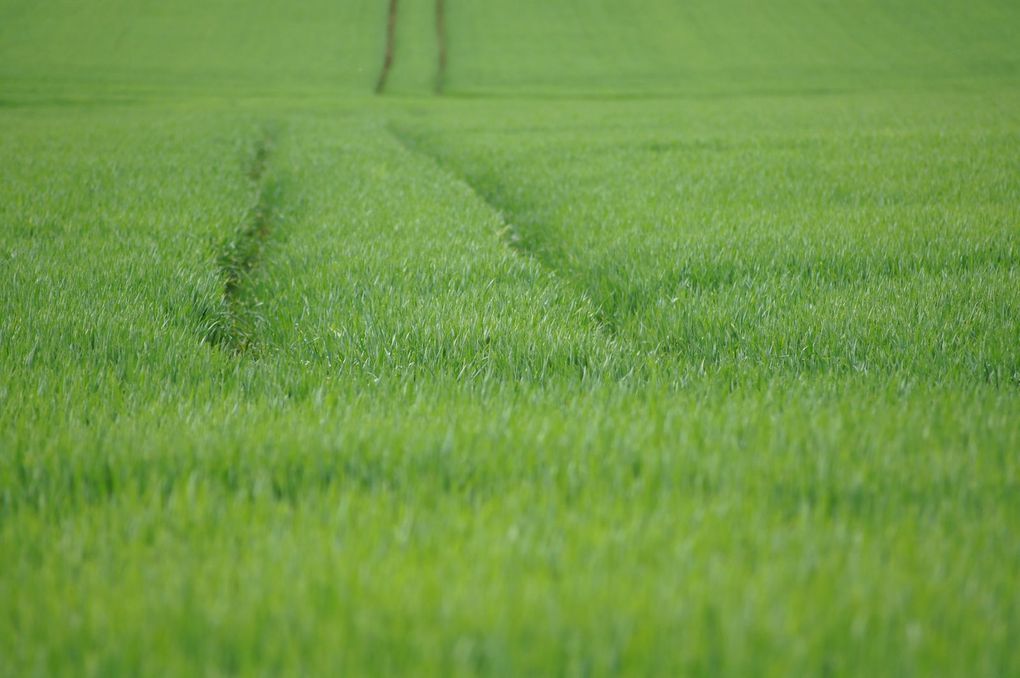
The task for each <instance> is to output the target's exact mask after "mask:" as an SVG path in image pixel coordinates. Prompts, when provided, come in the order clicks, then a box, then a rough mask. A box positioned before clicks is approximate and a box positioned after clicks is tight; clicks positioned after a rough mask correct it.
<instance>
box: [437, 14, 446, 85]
mask: <svg viewBox="0 0 1020 678" xmlns="http://www.w3.org/2000/svg"><path fill="white" fill-rule="evenodd" d="M436 54H437V58H438V61H437V62H436V94H442V93H443V87H444V86H445V84H446V59H447V56H446V0H436Z"/></svg>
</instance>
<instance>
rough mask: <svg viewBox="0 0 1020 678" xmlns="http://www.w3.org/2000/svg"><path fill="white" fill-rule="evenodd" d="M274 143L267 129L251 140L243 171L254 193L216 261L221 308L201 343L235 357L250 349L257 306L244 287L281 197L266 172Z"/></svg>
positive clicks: (262, 251)
mask: <svg viewBox="0 0 1020 678" xmlns="http://www.w3.org/2000/svg"><path fill="white" fill-rule="evenodd" d="M274 144H275V136H274V135H273V133H272V132H268V131H267V132H266V133H264V134H263V135H262V136H261V137H260V138H259V139H258V140H257V141H256V143H255V147H254V151H253V152H252V157H251V159H250V160H249V163H248V167H247V170H246V175H247V178H248V181H249V183H250V186H251V190H252V195H253V199H252V203H251V206H250V208H249V209H248V211H247V213H246V215H245V218H244V220H243V221H242V223H241V226H240V228H239V229H237V230H236V231H235V232H234V233H233V234H231V235H230V236H229V237H228V238H227V240H226V241H225V242H224V243H223V245H222V247H221V249H220V252H219V255H218V257H217V265H218V268H219V277H220V280H221V281H222V285H223V297H222V305H221V309H220V314H219V316H218V317H217V318H216V320H215V321H214V322H213V323H212V324H211V325H210V327H209V328H208V330H207V333H206V337H205V339H206V340H207V341H208V342H209V343H211V344H213V345H214V346H220V347H223V348H226V349H228V350H230V351H232V352H234V353H243V352H245V351H247V350H249V349H251V348H253V347H254V345H255V326H256V324H257V322H256V321H257V319H258V317H257V313H256V310H257V306H258V304H257V302H256V300H255V299H253V298H252V297H251V294H250V293H249V290H248V289H247V287H248V283H249V281H250V280H251V278H252V275H253V274H254V273H255V272H256V270H257V269H258V267H259V266H260V264H261V263H262V259H263V256H264V254H265V249H266V245H267V242H268V240H269V238H270V236H271V234H272V231H273V227H274V224H275V220H276V213H277V207H278V204H279V199H280V187H279V184H278V183H277V182H276V181H275V179H273V178H272V177H271V176H270V175H269V173H268V168H269V163H270V161H271V159H272V154H273V147H274Z"/></svg>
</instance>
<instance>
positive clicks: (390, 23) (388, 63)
mask: <svg viewBox="0 0 1020 678" xmlns="http://www.w3.org/2000/svg"><path fill="white" fill-rule="evenodd" d="M397 7H398V6H397V0H390V9H389V12H387V16H386V51H385V53H384V54H383V63H382V68H381V69H380V70H379V79H378V80H377V81H376V83H375V93H376V94H382V93H383V92H384V91H385V90H386V81H387V80H388V79H389V77H390V70H391V69H392V68H393V52H394V50H395V48H396V41H397Z"/></svg>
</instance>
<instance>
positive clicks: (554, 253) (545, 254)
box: [388, 126, 616, 338]
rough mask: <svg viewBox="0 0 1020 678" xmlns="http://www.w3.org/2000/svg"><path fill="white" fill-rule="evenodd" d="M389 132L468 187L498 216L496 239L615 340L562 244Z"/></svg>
mask: <svg viewBox="0 0 1020 678" xmlns="http://www.w3.org/2000/svg"><path fill="white" fill-rule="evenodd" d="M388 129H389V132H390V134H391V135H392V136H393V138H394V139H396V141H397V142H398V143H399V144H400V145H401V146H402V147H403V148H404V149H405V150H407V151H408V152H410V153H414V154H416V155H420V156H422V157H425V158H427V159H428V160H429V161H430V162H431V163H432V164H434V165H435V166H436V167H437V168H439V169H440V170H441V171H442V172H444V173H445V174H447V175H448V176H450V177H451V178H453V179H454V180H455V181H457V182H459V183H461V184H463V185H464V186H466V187H467V188H468V190H470V192H471V194H472V195H473V196H475V197H476V198H477V199H478V200H479V201H480V202H481V203H482V204H484V205H485V206H486V207H487V208H488V210H489V211H491V212H492V213H493V214H494V215H495V216H496V217H497V219H498V221H499V223H500V228H499V230H498V231H497V236H498V237H499V239H500V240H501V241H502V242H503V244H505V245H506V247H507V248H508V249H509V250H510V251H512V252H514V253H515V254H517V255H518V256H521V257H524V258H527V259H530V260H533V261H535V262H536V263H538V264H539V265H540V266H541V267H542V268H543V269H545V270H546V271H548V272H549V273H550V274H551V275H553V276H554V277H556V278H557V279H559V280H560V281H562V282H563V283H566V284H567V285H568V286H569V287H570V289H571V290H572V292H573V294H575V295H576V296H578V297H580V298H581V300H582V302H583V303H584V304H585V305H586V306H589V307H591V309H592V311H591V316H592V318H593V320H594V321H595V323H596V327H597V328H598V329H599V331H600V332H606V333H608V334H610V335H613V336H614V338H615V335H616V332H615V328H614V326H613V323H612V322H611V320H612V319H611V318H610V317H609V316H608V315H607V314H606V313H605V312H604V311H603V309H602V308H601V307H600V306H598V305H596V304H595V303H594V302H593V301H592V299H591V297H590V295H589V294H588V291H587V290H585V289H584V288H582V287H580V286H578V285H577V284H576V281H575V279H574V278H573V277H572V276H569V275H564V274H563V270H562V269H563V266H562V262H563V261H565V260H566V259H568V258H569V254H568V253H567V252H565V251H564V250H563V249H562V247H561V246H560V245H559V244H557V243H553V242H549V241H546V240H543V241H538V240H537V239H535V238H533V237H526V236H525V234H524V233H522V231H521V229H520V228H519V227H518V226H517V224H516V223H515V221H514V219H513V218H512V217H511V214H512V213H513V210H509V209H506V208H504V207H501V205H500V204H497V203H496V202H495V201H493V199H492V198H491V197H490V196H489V195H487V194H486V193H485V192H484V191H483V190H482V188H481V187H480V186H478V185H477V184H475V183H474V182H472V181H471V180H469V179H468V178H467V177H465V176H464V175H462V174H461V173H459V172H457V171H456V169H455V168H453V167H451V166H450V165H449V164H448V163H446V162H445V161H444V160H443V158H442V157H441V155H439V154H438V153H435V152H433V151H432V150H430V149H429V148H428V147H427V146H426V145H424V144H422V143H420V142H419V141H418V140H417V139H416V138H415V137H414V136H413V135H411V134H409V133H407V132H406V131H403V130H400V129H398V128H396V127H393V126H390V127H389V128H388Z"/></svg>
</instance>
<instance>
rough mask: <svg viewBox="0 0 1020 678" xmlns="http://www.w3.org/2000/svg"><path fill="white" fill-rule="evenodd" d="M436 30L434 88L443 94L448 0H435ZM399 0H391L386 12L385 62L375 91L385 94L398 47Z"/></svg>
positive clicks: (446, 58) (436, 92) (378, 93)
mask: <svg viewBox="0 0 1020 678" xmlns="http://www.w3.org/2000/svg"><path fill="white" fill-rule="evenodd" d="M434 11H435V32H436V75H435V82H434V83H433V88H434V92H435V94H442V93H443V89H444V87H445V84H446V66H447V60H448V57H447V48H446V2H445V0H435V10H434ZM399 12H400V6H399V0H389V5H388V9H387V12H386V42H385V47H384V49H383V62H382V66H381V67H380V69H379V77H378V79H377V80H376V84H375V93H376V94H377V95H381V94H384V93H385V91H386V83H387V82H388V81H389V77H390V71H391V70H392V68H393V61H394V59H395V58H396V49H397V21H398V18H399Z"/></svg>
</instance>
